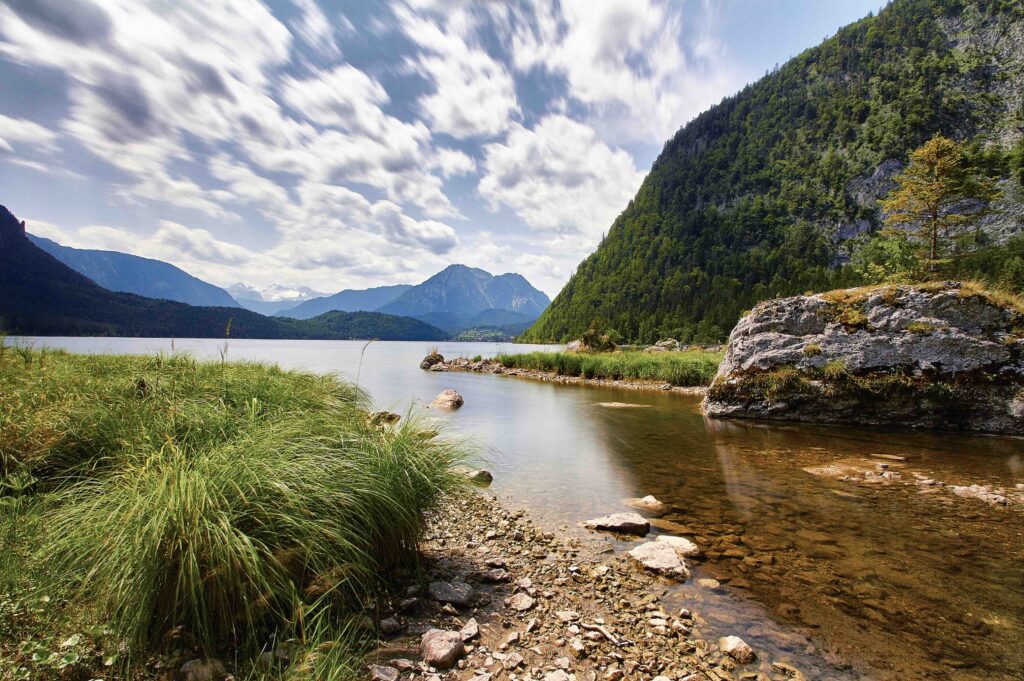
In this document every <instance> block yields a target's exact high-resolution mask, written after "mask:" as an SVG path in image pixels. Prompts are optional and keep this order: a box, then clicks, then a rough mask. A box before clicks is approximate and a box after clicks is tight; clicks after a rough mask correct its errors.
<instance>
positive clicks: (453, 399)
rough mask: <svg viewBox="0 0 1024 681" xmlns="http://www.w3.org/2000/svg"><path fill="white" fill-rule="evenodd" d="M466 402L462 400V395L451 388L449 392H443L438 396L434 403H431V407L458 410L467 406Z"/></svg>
mask: <svg viewBox="0 0 1024 681" xmlns="http://www.w3.org/2000/svg"><path fill="white" fill-rule="evenodd" d="M465 402H466V401H465V400H464V399H462V395H460V394H459V393H458V392H456V391H455V390H452V389H451V388H449V389H448V390H442V391H441V392H440V393H439V394H438V396H437V397H435V398H434V401H433V402H431V403H430V406H432V407H437V408H439V409H458V408H459V407H461V406H462V405H463V404H465Z"/></svg>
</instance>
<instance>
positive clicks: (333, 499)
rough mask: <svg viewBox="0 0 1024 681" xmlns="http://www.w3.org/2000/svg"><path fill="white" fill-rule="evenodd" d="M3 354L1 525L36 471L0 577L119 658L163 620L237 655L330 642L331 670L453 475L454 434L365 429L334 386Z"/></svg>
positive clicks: (240, 368)
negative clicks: (98, 637) (107, 642)
mask: <svg viewBox="0 0 1024 681" xmlns="http://www.w3.org/2000/svg"><path fill="white" fill-rule="evenodd" d="M11 359H12V358H11V357H10V356H9V357H8V358H7V359H6V360H5V361H4V364H3V366H2V367H0V413H3V414H4V415H5V418H4V419H3V421H2V422H0V452H2V453H3V456H2V458H0V463H2V464H3V469H2V471H0V472H2V477H0V480H4V481H7V482H6V487H3V488H2V489H0V495H2V496H0V502H6V503H0V530H3V529H4V528H5V527H9V526H11V525H17V524H18V520H19V517H20V518H24V517H25V516H26V515H27V512H26V510H25V504H23V503H20V502H19V504H12V503H10V502H9V501H8V500H9V499H12V498H16V497H15V495H14V493H13V492H12V489H13V487H12V485H11V483H10V481H12V480H22V481H25V480H28V481H31V483H30V486H29V489H30V494H29V495H28V496H29V497H30V500H31V501H32V502H33V505H34V510H33V515H34V517H37V518H38V519H39V521H40V522H39V524H38V528H39V529H38V531H37V532H33V533H31V534H20V535H18V536H17V537H16V540H15V541H16V544H17V545H16V546H15V548H16V551H15V552H14V554H15V555H16V556H20V558H17V557H16V558H15V559H14V560H13V561H12V562H13V564H10V565H9V564H8V563H7V562H0V570H3V571H4V574H2V575H0V577H4V578H5V579H0V585H2V584H4V583H5V582H6V583H7V584H9V585H13V584H16V585H17V588H21V589H25V588H29V587H31V586H32V585H31V584H26V581H27V580H28V581H33V582H35V583H36V584H37V585H39V586H41V587H42V588H45V590H46V593H50V594H53V595H54V596H57V597H58V600H59V601H60V602H61V603H63V604H65V611H66V612H67V613H68V616H69V617H73V618H75V619H84V620H86V621H93V622H96V623H104V622H106V623H109V630H110V635H111V636H112V637H113V639H114V643H113V646H114V647H115V648H116V647H120V646H123V647H124V649H125V650H126V651H127V655H126V656H125V658H124V659H125V661H124V664H126V665H131V664H134V663H136V662H138V661H139V660H141V659H142V658H143V657H144V656H145V655H147V654H148V653H149V652H151V651H154V650H159V649H160V647H161V646H162V645H163V642H164V640H165V638H164V637H165V636H166V635H167V633H168V632H170V631H174V630H178V631H184V632H185V633H186V635H187V639H188V640H190V641H194V642H195V643H196V644H198V645H200V646H201V647H202V648H203V649H204V650H206V651H207V652H209V653H213V652H214V651H215V650H217V649H218V648H220V647H222V646H225V645H229V646H231V647H232V648H233V649H235V650H238V651H241V652H240V654H241V655H242V657H244V653H255V652H258V651H259V650H260V648H261V647H262V646H265V645H268V644H272V643H273V640H275V639H278V638H288V637H296V638H300V639H302V640H305V641H307V642H313V639H316V638H318V637H321V638H322V637H328V638H334V639H338V640H337V642H336V643H335V645H334V646H333V648H332V649H333V650H335V653H333V654H332V655H329V656H326V657H324V656H320V657H319V658H318V659H320V660H329V659H333V660H334V661H335V663H337V664H341V661H342V660H343V659H345V654H346V653H345V651H348V652H349V653H351V650H352V642H351V641H350V640H348V639H346V638H345V636H343V635H342V634H341V633H339V632H344V631H347V629H346V622H348V621H349V620H351V619H352V618H353V617H356V616H357V615H358V614H359V613H360V612H361V611H362V608H363V602H364V601H365V599H366V598H368V597H369V596H371V595H372V594H373V593H374V592H375V590H376V589H377V588H378V587H379V585H380V582H379V575H381V574H384V573H385V571H386V570H387V569H388V568H390V567H392V566H394V565H395V564H396V562H397V561H398V560H399V559H400V557H402V556H403V555H406V553H407V551H408V550H409V549H410V548H412V547H413V546H414V545H415V542H416V538H417V536H418V534H419V532H420V529H421V526H422V522H423V516H424V513H425V511H426V510H427V509H429V508H430V507H431V506H432V505H434V504H435V503H436V502H437V501H438V500H439V498H440V497H441V495H442V494H444V493H445V492H446V491H448V490H452V489H454V488H455V487H457V486H460V485H462V484H463V483H462V478H461V476H459V475H457V474H456V472H455V471H454V468H455V466H456V465H457V464H459V463H460V462H461V461H462V459H463V458H464V457H463V454H462V450H461V449H460V448H459V447H458V446H457V445H454V444H452V443H450V442H446V441H444V440H438V439H432V438H429V437H427V436H426V435H425V434H424V433H422V432H421V431H420V430H419V429H418V428H417V426H416V424H415V422H412V423H410V422H408V420H406V421H405V422H404V423H403V424H402V425H401V426H400V427H390V428H377V427H374V426H372V425H370V424H368V423H367V419H366V416H365V412H364V410H363V407H364V406H365V405H366V399H365V397H364V396H363V394H362V393H360V391H358V390H357V389H356V388H354V387H352V386H350V385H347V384H344V383H341V382H339V381H337V380H336V379H334V378H332V377H323V376H314V375H310V374H304V373H298V372H289V371H282V370H280V369H278V368H276V367H272V366H265V365H258V364H234V363H225V364H207V363H198V362H195V361H193V360H191V359H189V358H186V357H114V356H90V357H83V356H74V355H65V354H51V355H50V356H49V357H48V358H47V361H46V363H45V366H44V367H43V366H40V367H37V365H35V364H31V363H30V364H25V363H23V362H22V361H21V358H20V357H18V358H17V361H16V362H15V361H11ZM18 489H19V490H20V491H18V495H19V496H18V497H17V498H22V497H26V493H25V489H26V486H25V485H24V484H22V485H20V487H19V488H18ZM19 505H20V507H21V508H17V506H19ZM5 521H6V522H5ZM19 583H20V584H19ZM12 588H13V587H12ZM72 613H73V614H72ZM0 646H2V644H0ZM3 652H4V651H2V650H0V653H3ZM332 664H333V663H332ZM37 672H38V670H37Z"/></svg>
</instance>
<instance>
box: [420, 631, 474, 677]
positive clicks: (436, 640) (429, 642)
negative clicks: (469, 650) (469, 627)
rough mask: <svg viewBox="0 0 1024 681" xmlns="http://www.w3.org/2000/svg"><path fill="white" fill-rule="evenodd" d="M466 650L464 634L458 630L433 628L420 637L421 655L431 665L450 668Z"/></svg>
mask: <svg viewBox="0 0 1024 681" xmlns="http://www.w3.org/2000/svg"><path fill="white" fill-rule="evenodd" d="M465 652H466V647H465V646H464V645H463V644H462V634H461V633H459V632H457V631H443V630H441V629H431V630H429V631H428V632H427V633H425V634H423V638H422V639H420V655H421V656H422V657H423V661H424V662H426V663H427V664H429V665H430V666H431V667H437V668H438V669H449V668H450V667H451V666H452V665H454V664H455V662H456V660H458V659H459V658H460V657H462V656H463V655H464V654H465Z"/></svg>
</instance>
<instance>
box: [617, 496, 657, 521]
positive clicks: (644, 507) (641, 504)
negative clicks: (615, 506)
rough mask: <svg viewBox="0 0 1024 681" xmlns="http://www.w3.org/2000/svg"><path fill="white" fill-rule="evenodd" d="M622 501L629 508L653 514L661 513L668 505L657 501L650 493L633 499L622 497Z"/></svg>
mask: <svg viewBox="0 0 1024 681" xmlns="http://www.w3.org/2000/svg"><path fill="white" fill-rule="evenodd" d="M622 503H624V504H625V505H626V506H629V507H630V508H635V509H637V510H640V511H645V512H647V513H650V514H651V515H654V516H659V515H663V514H664V513H665V512H667V511H668V505H667V504H664V503H662V502H661V501H658V499H657V498H656V497H655V496H654V495H652V494H648V495H647V496H645V497H638V498H635V499H624V500H623V502H622Z"/></svg>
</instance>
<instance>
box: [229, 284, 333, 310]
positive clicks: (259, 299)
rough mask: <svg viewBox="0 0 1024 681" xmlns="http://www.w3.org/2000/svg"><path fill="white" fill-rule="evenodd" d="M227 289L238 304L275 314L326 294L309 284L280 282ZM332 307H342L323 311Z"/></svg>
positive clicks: (244, 285) (240, 285)
mask: <svg viewBox="0 0 1024 681" xmlns="http://www.w3.org/2000/svg"><path fill="white" fill-rule="evenodd" d="M227 290H228V293H230V294H231V295H232V296H233V297H234V299H235V300H236V301H238V304H239V305H241V306H242V307H244V308H245V309H247V310H252V311H253V312H259V313H260V314H266V315H273V314H277V313H279V312H283V311H284V310H289V309H291V308H294V307H295V306H296V305H300V304H302V303H303V302H305V301H307V300H312V299H314V298H320V297H322V296H323V295H324V294H323V293H321V292H319V291H314V290H313V289H311V288H309V287H308V286H299V287H298V288H292V287H289V286H282V285H280V284H272V285H270V286H268V287H267V288H264V289H258V288H255V287H254V286H249V285H247V284H242V283H238V284H232V285H231V286H228V289H227ZM331 309H339V310H340V309H341V308H328V309H325V310H323V312H327V311H328V310H331ZM347 311H351V310H347ZM315 316H316V315H309V317H315ZM309 317H298V318H297V319H308V318H309Z"/></svg>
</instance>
